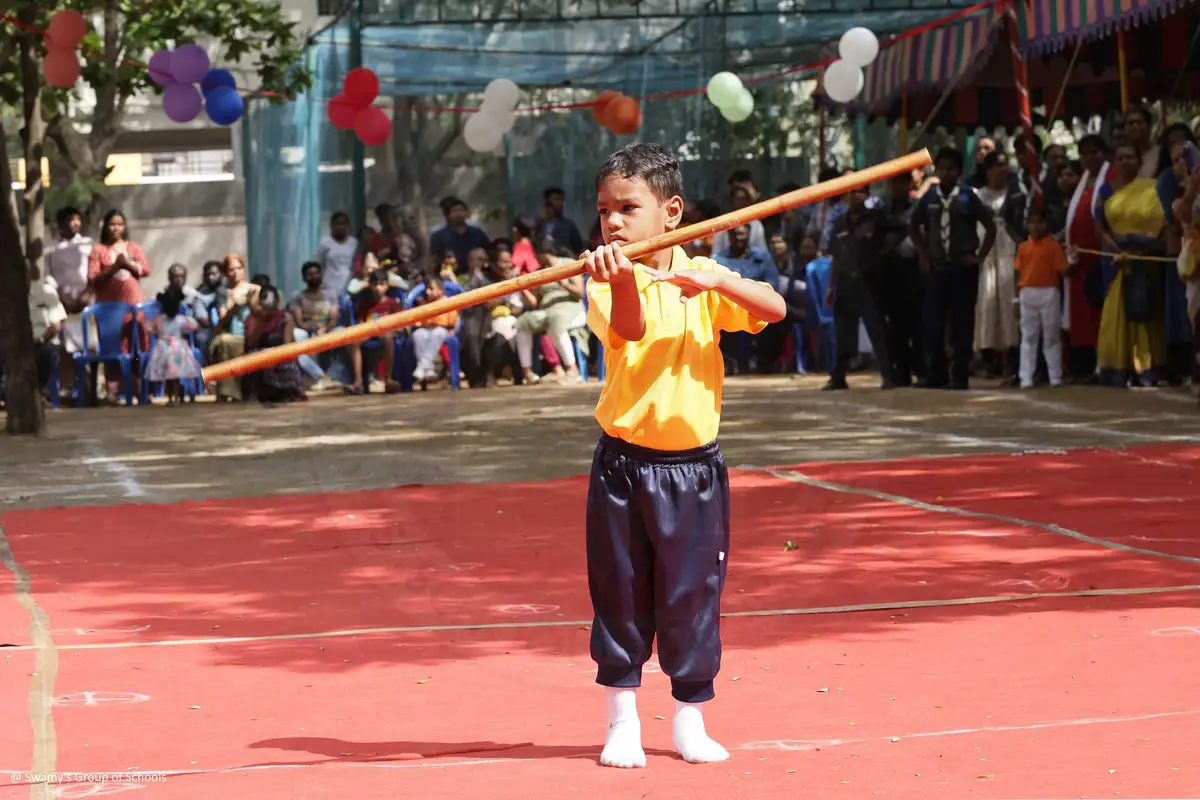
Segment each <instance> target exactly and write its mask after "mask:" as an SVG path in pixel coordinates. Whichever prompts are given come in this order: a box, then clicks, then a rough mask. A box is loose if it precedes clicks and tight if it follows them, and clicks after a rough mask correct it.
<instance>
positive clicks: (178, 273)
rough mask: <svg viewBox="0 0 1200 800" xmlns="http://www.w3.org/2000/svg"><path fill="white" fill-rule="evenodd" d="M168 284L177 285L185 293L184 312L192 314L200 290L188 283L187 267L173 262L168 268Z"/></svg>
mask: <svg viewBox="0 0 1200 800" xmlns="http://www.w3.org/2000/svg"><path fill="white" fill-rule="evenodd" d="M167 286H175V287H177V288H178V289H179V291H180V292H182V293H183V313H184V314H187V315H188V316H191V314H192V308H193V306H194V305H195V303H196V298H197V297H198V296H199V292H197V291H196V290H195V289H193V288H192V287H191V286H188V285H187V267H185V266H184V265H183V264H172V265H171V267H170V268H169V269H168V270H167Z"/></svg>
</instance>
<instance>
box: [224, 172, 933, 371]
mask: <svg viewBox="0 0 1200 800" xmlns="http://www.w3.org/2000/svg"><path fill="white" fill-rule="evenodd" d="M931 163H932V159H931V157H930V155H929V151H928V150H926V149H921V150H919V151H917V152H915V153H910V154H908V155H906V156H902V157H900V158H896V159H893V160H891V161H885V162H884V163H882V164H877V165H875V166H873V167H868V168H866V169H863V170H859V171H858V172H852V173H850V174H848V175H843V176H841V177H840V178H835V179H834V180H831V181H825V182H824V183H816V184H813V185H812V186H805V187H804V188H801V189H797V190H795V191H793V192H788V193H787V194H783V195H780V196H779V197H773V198H771V199H769V200H763V201H761V202H758V203H755V204H754V205H750V206H747V207H745V208H743V209H739V210H738V211H732V212H730V213H728V214H722V215H721V216H719V217H714V218H712V219H709V220H704V221H703V222H698V223H696V224H695V225H689V226H687V227H684V228H678V229H676V230H673V231H668V232H666V233H664V234H662V235H661V236H655V237H654V238H652V239H647V240H646V241H644V242H635V243H633V244H631V245H629V246H627V247H623V248H621V250H622V252H624V254H625V256H626V257H627V258H629V259H630V260H631V261H632V260H636V259H638V258H644V257H645V256H648V255H650V254H651V253H655V252H657V251H659V250H665V249H667V248H669V247H677V246H679V245H682V244H686V243H687V242H691V241H694V240H696V239H703V238H705V237H707V236H711V235H712V234H714V233H719V232H720V231H727V230H729V229H731V228H736V227H738V226H739V225H745V224H747V223H750V222H753V221H754V220H756V219H762V218H764V217H771V216H775V215H777V214H782V213H784V212H785V211H789V210H791V209H793V208H797V207H799V206H803V205H809V204H812V203H819V202H821V201H822V200H827V199H829V198H831V197H838V196H840V195H843V194H846V193H847V192H851V191H853V190H855V189H858V188H861V187H864V186H868V185H870V184H872V183H881V182H884V181H888V180H891V179H892V178H893V177H895V176H896V175H902V174H904V173H907V172H912V171H913V170H914V169H922V168H924V167H926V166H928V165H929V164H931ZM585 271H586V268H585V266H584V262H583V260H582V259H580V260H578V261H573V262H571V263H569V264H562V265H560V266H557V267H550V268H547V269H542V270H538V271H537V272H531V273H528V274H526V275H519V276H517V277H515V278H511V279H509V280H506V281H500V282H499V283H493V284H491V285H490V286H484V287H481V288H479V289H473V290H471V291H469V292H461V293H459V294H456V295H452V296H448V297H443V298H442V299H441V300H436V301H434V302H432V303H428V304H426V305H422V306H416V307H414V308H410V309H406V310H404V311H400V312H397V313H395V314H388V315H387V316H383V317H379V318H378V319H374V320H371V321H369V322H360V323H359V324H357V325H351V326H350V327H347V328H342V329H341V330H337V331H332V332H330V333H326V334H324V335H322V336H314V337H312V338H310V339H306V340H304V341H303V342H289V343H287V344H284V345H280V346H279V347H273V348H270V349H267V350H259V351H258V352H255V353H249V354H247V355H244V356H238V357H237V358H231V359H230V360H228V361H224V362H221V363H220V364H212V365H210V366H208V367H205V368H204V382H205V383H213V382H216V381H221V380H225V379H227V378H236V377H238V376H241V375H246V374H248V373H251V372H257V371H259V370H262V369H267V368H268V367H272V366H275V365H276V364H280V363H283V362H285V361H291V360H293V359H296V358H299V357H300V356H303V355H312V354H313V353H321V352H324V351H326V350H333V349H335V348H338V347H345V346H346V345H349V344H355V343H356V342H362V341H365V340H367V339H373V338H375V337H377V336H382V335H384V334H387V333H391V332H393V331H398V330H400V329H401V328H406V327H408V326H409V325H414V324H417V323H419V322H423V321H425V320H427V319H430V318H432V317H437V316H440V315H442V314H445V313H447V312H449V311H461V310H462V309H464V308H470V307H471V306H476V305H479V304H480V303H486V302H487V301H488V300H493V299H495V298H497V297H504V296H505V295H509V294H512V293H513V292H518V291H521V290H523V289H534V288H536V287H538V286H544V285H546V284H548V283H553V282H555V281H562V280H566V279H567V278H573V277H575V276H576V275H581V274H583V272H585Z"/></svg>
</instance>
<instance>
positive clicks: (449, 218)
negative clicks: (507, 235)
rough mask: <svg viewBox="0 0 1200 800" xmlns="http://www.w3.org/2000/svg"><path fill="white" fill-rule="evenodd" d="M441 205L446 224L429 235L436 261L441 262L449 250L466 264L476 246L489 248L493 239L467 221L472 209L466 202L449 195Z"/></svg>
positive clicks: (430, 250) (430, 246)
mask: <svg viewBox="0 0 1200 800" xmlns="http://www.w3.org/2000/svg"><path fill="white" fill-rule="evenodd" d="M441 205H442V216H444V217H445V218H446V224H445V225H443V226H442V227H440V228H438V229H437V230H435V231H434V232H433V234H432V235H431V236H430V237H429V252H430V254H431V255H432V256H433V259H434V261H435V262H441V260H442V257H443V256H444V255H445V254H446V253H447V252H451V253H454V258H455V259H456V260H457V262H458V263H459V264H460V265H465V264H466V263H467V258H468V256H469V255H470V253H471V251H472V250H474V249H475V248H476V247H482V248H483V249H484V250H487V248H488V247H489V246H490V245H491V243H492V240H491V239H489V238H488V235H487V234H486V233H484V231H483V228H480V227H479V226H477V225H473V224H471V223H470V222H468V221H467V220H468V219H469V218H470V216H471V210H470V209H469V208H467V204H466V203H465V202H463V201H462V200H460V199H459V198H457V197H447V198H445V199H443V200H442V203H441Z"/></svg>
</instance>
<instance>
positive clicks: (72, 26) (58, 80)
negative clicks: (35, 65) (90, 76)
mask: <svg viewBox="0 0 1200 800" xmlns="http://www.w3.org/2000/svg"><path fill="white" fill-rule="evenodd" d="M86 35H87V22H86V21H85V20H84V18H83V15H82V14H80V13H79V12H78V11H60V12H58V13H57V14H55V15H54V17H53V19H51V20H50V27H49V28H47V29H46V60H45V61H43V62H42V72H43V74H44V75H45V76H46V83H48V84H50V85H51V86H55V87H57V88H59V89H70V88H71V87H72V86H74V85H75V81H77V80H79V73H80V66H79V53H78V52H76V51H77V50H78V49H79V43H80V42H82V41H83V37H84V36H86Z"/></svg>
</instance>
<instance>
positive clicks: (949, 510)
mask: <svg viewBox="0 0 1200 800" xmlns="http://www.w3.org/2000/svg"><path fill="white" fill-rule="evenodd" d="M738 469H744V470H751V471H757V472H765V473H767V474H768V475H772V476H774V477H776V478H781V479H783V480H785V481H791V482H793V483H803V484H805V485H806V486H812V487H814V488H816V489H826V490H828V491H831V492H838V493H840V494H853V495H859V496H861V497H871V498H874V499H876V500H884V501H886V502H889V503H897V504H899V505H902V506H908V507H909V508H915V509H917V510H919V511H934V512H937V513H940V514H952V515H954V516H958V517H970V518H971V519H988V520H993V521H995V522H1006V523H1008V524H1010V525H1019V526H1020V527H1022V528H1041V529H1042V530H1044V531H1048V532H1049V533H1057V534H1059V535H1060V536H1067V537H1069V538H1071V539H1075V540H1077V541H1080V542H1086V543H1087V544H1094V545H1098V546H1100V547H1105V548H1108V549H1109V550H1122V551H1124V552H1126V553H1137V554H1138V555H1143V556H1153V557H1154V558H1165V559H1169V560H1171V561H1182V562H1184V563H1185V564H1200V558H1196V557H1194V556H1181V555H1177V554H1175V553H1164V552H1162V551H1161V550H1150V549H1149V548H1145V547H1134V546H1133V545H1128V544H1122V543H1120V542H1113V541H1109V540H1108V539H1099V538H1097V537H1095V536H1088V535H1087V534H1086V533H1080V532H1079V531H1075V530H1071V529H1070V528H1064V527H1062V526H1061V525H1055V524H1053V523H1050V522H1036V521H1034V520H1029V519H1021V518H1020V517H1010V516H1006V515H1004V514H989V513H987V512H984V511H970V510H968V509H965V508H955V507H953V506H943V505H937V504H934V503H926V502H924V501H922V500H917V499H915V498H912V497H904V496H903V495H898V494H889V493H887V492H880V491H876V490H875V489H863V488H859V487H857V486H848V485H845V484H840V483H832V482H830V481H823V480H819V479H817V478H812V477H809V476H808V475H805V474H804V473H802V472H797V471H795V470H778V469H770V468H768V467H755V466H751V465H744V466H741V467H739V468H738Z"/></svg>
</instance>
